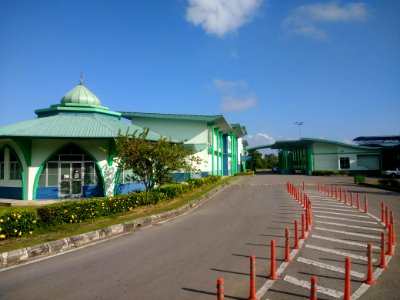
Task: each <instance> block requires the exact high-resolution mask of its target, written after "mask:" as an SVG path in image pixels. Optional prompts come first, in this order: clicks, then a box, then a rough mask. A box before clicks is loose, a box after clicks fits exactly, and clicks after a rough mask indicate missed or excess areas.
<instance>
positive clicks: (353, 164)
mask: <svg viewBox="0 0 400 300" xmlns="http://www.w3.org/2000/svg"><path fill="white" fill-rule="evenodd" d="M269 147H270V148H271V149H277V150H278V157H279V169H280V171H281V173H303V174H309V175H310V174H312V172H313V171H345V172H350V173H355V172H360V171H362V172H363V173H370V174H374V173H379V171H380V170H381V150H380V149H379V148H376V147H367V146H359V145H351V144H345V143H340V142H335V141H328V140H322V139H311V138H302V139H300V140H296V141H277V142H276V143H275V144H273V145H271V146H269Z"/></svg>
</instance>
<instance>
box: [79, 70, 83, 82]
mask: <svg viewBox="0 0 400 300" xmlns="http://www.w3.org/2000/svg"><path fill="white" fill-rule="evenodd" d="M79 84H80V85H83V72H82V71H81V76H80V79H79Z"/></svg>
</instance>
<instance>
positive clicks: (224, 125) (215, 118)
mask: <svg viewBox="0 0 400 300" xmlns="http://www.w3.org/2000/svg"><path fill="white" fill-rule="evenodd" d="M121 115H122V117H124V118H127V119H131V120H134V119H135V118H148V119H164V120H165V119H169V120H185V121H201V122H206V123H207V124H209V125H215V126H217V127H218V128H219V129H220V130H222V131H223V132H224V133H229V132H232V131H233V129H232V127H231V126H230V125H229V123H228V122H227V121H226V120H225V118H224V116H222V115H187V114H159V113H143V112H121Z"/></svg>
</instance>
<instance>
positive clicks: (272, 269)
mask: <svg viewBox="0 0 400 300" xmlns="http://www.w3.org/2000/svg"><path fill="white" fill-rule="evenodd" d="M275 263H276V262H275V240H271V265H270V273H269V276H268V279H271V280H278V279H279V276H278V275H277V274H276V270H275V269H276V265H275Z"/></svg>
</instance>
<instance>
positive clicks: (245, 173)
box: [233, 170, 254, 176]
mask: <svg viewBox="0 0 400 300" xmlns="http://www.w3.org/2000/svg"><path fill="white" fill-rule="evenodd" d="M246 175H247V176H248V175H254V171H252V170H249V171H246V172H239V173H235V175H233V176H246Z"/></svg>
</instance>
